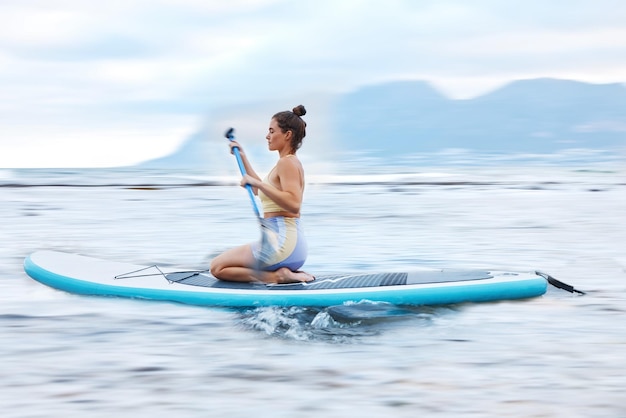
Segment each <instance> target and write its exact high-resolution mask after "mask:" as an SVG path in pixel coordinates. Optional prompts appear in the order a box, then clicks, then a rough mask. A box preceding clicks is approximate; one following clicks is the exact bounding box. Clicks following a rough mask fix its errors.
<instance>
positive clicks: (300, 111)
mask: <svg viewBox="0 0 626 418" xmlns="http://www.w3.org/2000/svg"><path fill="white" fill-rule="evenodd" d="M292 112H293V113H295V114H296V115H298V116H304V115H306V109H305V108H304V106H302V105H298V106H296V107H294V108H293V110H292Z"/></svg>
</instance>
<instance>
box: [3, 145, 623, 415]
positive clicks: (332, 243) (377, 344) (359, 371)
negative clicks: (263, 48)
mask: <svg viewBox="0 0 626 418" xmlns="http://www.w3.org/2000/svg"><path fill="white" fill-rule="evenodd" d="M233 164H234V163H233ZM233 172H234V171H233ZM237 181H238V179H237V178H236V176H234V175H232V173H226V174H221V175H219V176H216V175H208V174H207V173H204V172H202V171H158V170H138V169H97V170H96V169H91V170H87V169H85V170H77V169H72V170H26V169H24V170H0V196H1V198H2V209H0V210H1V211H2V245H1V246H0V261H1V265H2V267H3V268H2V270H1V271H0V337H1V338H0V341H1V342H2V343H1V344H0V358H1V359H2V366H0V370H1V380H0V410H1V411H2V416H3V417H5V418H12V417H19V418H22V417H33V418H34V417H57V416H59V417H61V416H62V417H64V418H73V417H85V416H89V417H111V416H119V417H143V416H146V417H172V416H176V417H211V416H216V417H217V416H219V417H248V416H255V417H268V418H269V417H272V418H277V417H289V418H292V417H313V416H324V417H326V418H329V417H345V416H355V417H389V416H393V417H416V416H420V415H422V414H428V415H429V416H445V417H457V416H464V417H561V416H566V417H602V418H605V417H624V416H626V396H624V388H626V354H625V353H626V303H625V302H626V225H625V224H626V222H625V221H626V164H625V163H624V159H623V158H619V157H615V158H598V156H597V155H593V156H589V155H588V154H584V155H577V154H576V155H569V156H567V158H563V157H560V158H557V159H554V158H553V159H550V158H545V157H538V156H523V157H518V158H509V157H502V156H474V157H472V158H470V157H468V156H467V155H458V154H451V155H448V156H447V160H446V161H440V164H433V163H432V161H428V160H425V159H423V158H422V159H413V160H411V159H409V160H405V161H402V162H401V163H400V164H391V163H381V162H380V161H377V160H373V159H367V158H359V159H357V158H356V157H355V158H354V159H352V160H350V161H346V162H345V163H343V164H341V165H339V166H337V167H335V168H334V169H333V170H330V171H328V170H327V171H321V170H320V171H318V172H315V170H312V172H310V174H309V175H308V176H307V189H306V194H305V207H304V215H303V222H304V223H305V228H306V231H307V236H308V240H309V246H310V257H309V260H308V262H307V264H306V266H305V269H306V270H307V271H310V272H312V273H314V274H315V273H318V274H320V273H331V272H339V271H372V272H373V271H401V270H407V269H410V268H412V267H416V266H417V267H420V266H426V267H471V268H506V269H523V270H529V269H536V270H542V271H545V272H548V273H549V274H551V275H553V276H554V277H556V278H558V279H560V280H562V281H564V282H567V283H569V284H572V285H574V286H575V287H576V288H578V289H581V290H584V291H586V292H587V293H586V295H584V296H579V295H573V294H570V293H567V292H565V291H563V290H559V289H554V288H551V289H549V291H548V293H546V295H544V296H542V297H539V298H534V299H529V300H522V301H504V302H496V303H484V304H461V305H453V306H439V307H392V306H371V305H367V304H357V305H355V306H348V307H330V308H327V309H313V308H307V307H292V308H281V309H278V308H262V309H243V310H235V309H223V308H203V307H193V306H185V305H179V304H174V303H162V302H148V301H138V300H128V299H115V298H96V297H84V296H76V295H70V294H66V293H63V292H59V291H56V290H53V289H50V288H47V287H45V286H43V285H41V284H39V283H37V282H35V281H33V280H31V279H30V278H29V277H28V276H27V275H26V274H25V273H24V272H23V269H22V263H23V260H24V257H26V256H27V255H28V254H29V253H31V252H33V251H36V250H41V249H52V250H61V251H68V252H74V253H80V254H85V255H89V256H95V257H100V258H105V259H111V260H118V261H125V262H132V263H137V264H144V263H155V262H156V263H158V264H160V265H167V266H184V267H194V268H196V267H206V266H207V265H208V263H209V261H210V259H211V258H212V257H213V256H214V255H215V254H217V253H219V252H221V251H222V250H224V249H227V248H229V247H231V246H234V245H239V244H241V243H244V242H248V241H253V240H255V239H257V238H258V234H259V232H258V230H257V226H256V221H255V219H254V215H253V212H252V209H251V207H250V204H249V201H248V200H247V194H246V193H245V191H244V190H243V189H241V188H240V187H238V186H236V184H237ZM339 312H340V313H341V315H339V314H338V313H339ZM351 313H353V314H354V315H353V316H351Z"/></svg>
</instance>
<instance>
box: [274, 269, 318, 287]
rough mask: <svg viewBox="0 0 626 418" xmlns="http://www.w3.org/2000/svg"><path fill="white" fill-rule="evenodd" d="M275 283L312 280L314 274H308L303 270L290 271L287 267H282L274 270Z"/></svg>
mask: <svg viewBox="0 0 626 418" xmlns="http://www.w3.org/2000/svg"><path fill="white" fill-rule="evenodd" d="M276 278H277V281H276V283H279V284H287V283H303V282H312V281H313V280H315V276H313V275H312V274H309V273H307V272H304V271H300V270H298V271H291V270H289V269H288V268H287V267H283V268H281V269H279V270H277V271H276Z"/></svg>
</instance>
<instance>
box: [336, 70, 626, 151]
mask: <svg viewBox="0 0 626 418" xmlns="http://www.w3.org/2000/svg"><path fill="white" fill-rule="evenodd" d="M335 114H336V118H335V121H334V126H335V127H336V130H335V132H336V135H337V138H340V140H341V142H342V143H344V144H345V146H346V148H352V149H354V148H357V149H359V148H360V149H371V150H377V151H378V152H379V153H384V154H395V153H405V152H407V151H408V152H424V151H437V150H440V149H446V148H467V149H474V150H481V151H503V152H553V151H556V150H559V149H564V148H608V147H616V146H625V145H626V88H625V87H624V86H623V85H621V84H602V85H596V84H589V83H582V82H577V81H569V80H555V79H545V78H544V79H535V80H521V81H515V82H513V83H510V84H508V85H506V86H504V87H502V88H500V89H498V90H496V91H494V92H491V93H489V94H485V95H482V96H479V97H477V98H474V99H469V100H451V99H447V98H445V97H442V96H441V95H439V94H437V92H436V91H434V90H433V89H432V88H430V87H429V86H428V85H427V84H425V83H423V82H402V83H391V84H386V85H380V86H368V87H365V88H362V89H360V90H357V91H356V92H353V93H350V94H347V95H345V96H344V97H342V98H341V99H340V100H339V101H338V105H337V109H336V111H335Z"/></svg>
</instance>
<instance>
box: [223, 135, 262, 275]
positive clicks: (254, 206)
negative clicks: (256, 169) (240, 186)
mask: <svg viewBox="0 0 626 418" xmlns="http://www.w3.org/2000/svg"><path fill="white" fill-rule="evenodd" d="M224 136H225V137H226V138H228V140H229V141H231V142H232V141H234V140H235V128H229V129H228V130H227V131H226V133H225V134H224ZM233 154H235V158H236V159H237V165H239V171H240V172H241V175H242V176H245V175H246V174H247V173H246V167H245V166H244V165H243V161H242V160H241V153H240V152H239V147H237V146H234V147H233ZM246 190H247V191H248V196H249V197H250V202H251V203H252V209H253V210H254V213H255V215H256V217H257V220H258V221H259V226H260V227H261V248H260V251H259V254H261V255H262V254H271V253H272V251H273V250H272V248H271V244H270V240H269V237H268V236H267V235H268V233H269V231H268V227H267V226H266V225H265V222H264V220H263V217H262V216H261V212H260V211H259V207H258V206H257V204H256V200H255V199H254V191H253V190H252V186H251V185H249V184H246ZM254 269H255V270H256V271H257V272H259V273H260V272H262V271H263V269H262V261H261V260H257V263H256V266H255V268H254Z"/></svg>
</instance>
